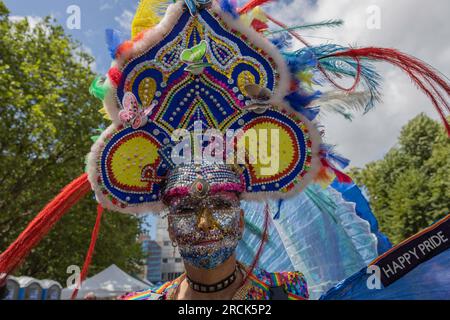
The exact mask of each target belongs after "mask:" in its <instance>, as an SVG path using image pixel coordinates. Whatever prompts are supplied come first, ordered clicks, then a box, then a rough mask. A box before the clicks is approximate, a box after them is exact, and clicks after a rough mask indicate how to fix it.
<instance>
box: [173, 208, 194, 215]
mask: <svg viewBox="0 0 450 320" xmlns="http://www.w3.org/2000/svg"><path fill="white" fill-rule="evenodd" d="M194 212H195V209H194V208H193V207H181V208H178V209H177V213H178V214H192V213H194Z"/></svg>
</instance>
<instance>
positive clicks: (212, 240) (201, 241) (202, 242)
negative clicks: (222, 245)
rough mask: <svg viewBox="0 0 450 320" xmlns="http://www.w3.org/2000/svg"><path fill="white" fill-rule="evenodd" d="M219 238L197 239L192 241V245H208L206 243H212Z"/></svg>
mask: <svg viewBox="0 0 450 320" xmlns="http://www.w3.org/2000/svg"><path fill="white" fill-rule="evenodd" d="M219 241H220V240H219V239H207V240H199V241H197V242H195V243H194V245H196V246H200V245H201V246H205V245H208V244H213V243H216V242H219Z"/></svg>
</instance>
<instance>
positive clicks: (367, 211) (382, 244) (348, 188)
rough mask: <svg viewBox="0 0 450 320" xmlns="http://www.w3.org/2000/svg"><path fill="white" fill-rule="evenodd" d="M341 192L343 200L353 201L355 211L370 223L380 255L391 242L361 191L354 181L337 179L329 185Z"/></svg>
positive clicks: (389, 247) (390, 246)
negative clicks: (343, 181) (342, 181)
mask: <svg viewBox="0 0 450 320" xmlns="http://www.w3.org/2000/svg"><path fill="white" fill-rule="evenodd" d="M331 187H333V188H334V189H335V190H337V191H338V192H339V193H341V194H342V197H343V198H344V200H345V201H348V202H353V203H355V205H356V213H357V214H358V216H360V217H361V218H362V219H364V220H366V221H367V222H369V224H370V230H371V231H372V233H373V234H375V235H376V236H377V239H378V255H382V254H383V253H385V252H386V251H388V250H389V249H391V248H392V244H391V242H390V241H389V239H388V237H386V236H385V235H384V234H383V233H381V232H380V230H379V227H378V221H377V219H376V217H375V215H374V214H373V212H372V209H371V208H370V205H369V202H368V201H367V199H366V197H365V196H364V195H363V193H362V191H361V190H360V189H359V188H358V186H357V185H356V184H354V183H350V184H348V183H340V182H339V181H338V180H337V179H336V180H335V181H334V182H333V184H332V185H331Z"/></svg>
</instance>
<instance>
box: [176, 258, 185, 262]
mask: <svg viewBox="0 0 450 320" xmlns="http://www.w3.org/2000/svg"><path fill="white" fill-rule="evenodd" d="M182 261H183V260H181V258H175V263H181V262H182Z"/></svg>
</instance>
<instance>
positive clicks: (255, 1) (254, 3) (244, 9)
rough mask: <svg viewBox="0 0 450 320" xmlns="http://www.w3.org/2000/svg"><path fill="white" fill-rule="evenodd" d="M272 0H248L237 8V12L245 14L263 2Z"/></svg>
mask: <svg viewBox="0 0 450 320" xmlns="http://www.w3.org/2000/svg"><path fill="white" fill-rule="evenodd" d="M270 1H272V0H250V1H249V2H247V3H246V4H244V6H243V7H242V8H239V9H238V10H237V12H238V13H239V14H245V13H247V12H249V11H250V10H252V9H254V8H256V7H257V6H262V5H263V4H266V3H268V2H270Z"/></svg>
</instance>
